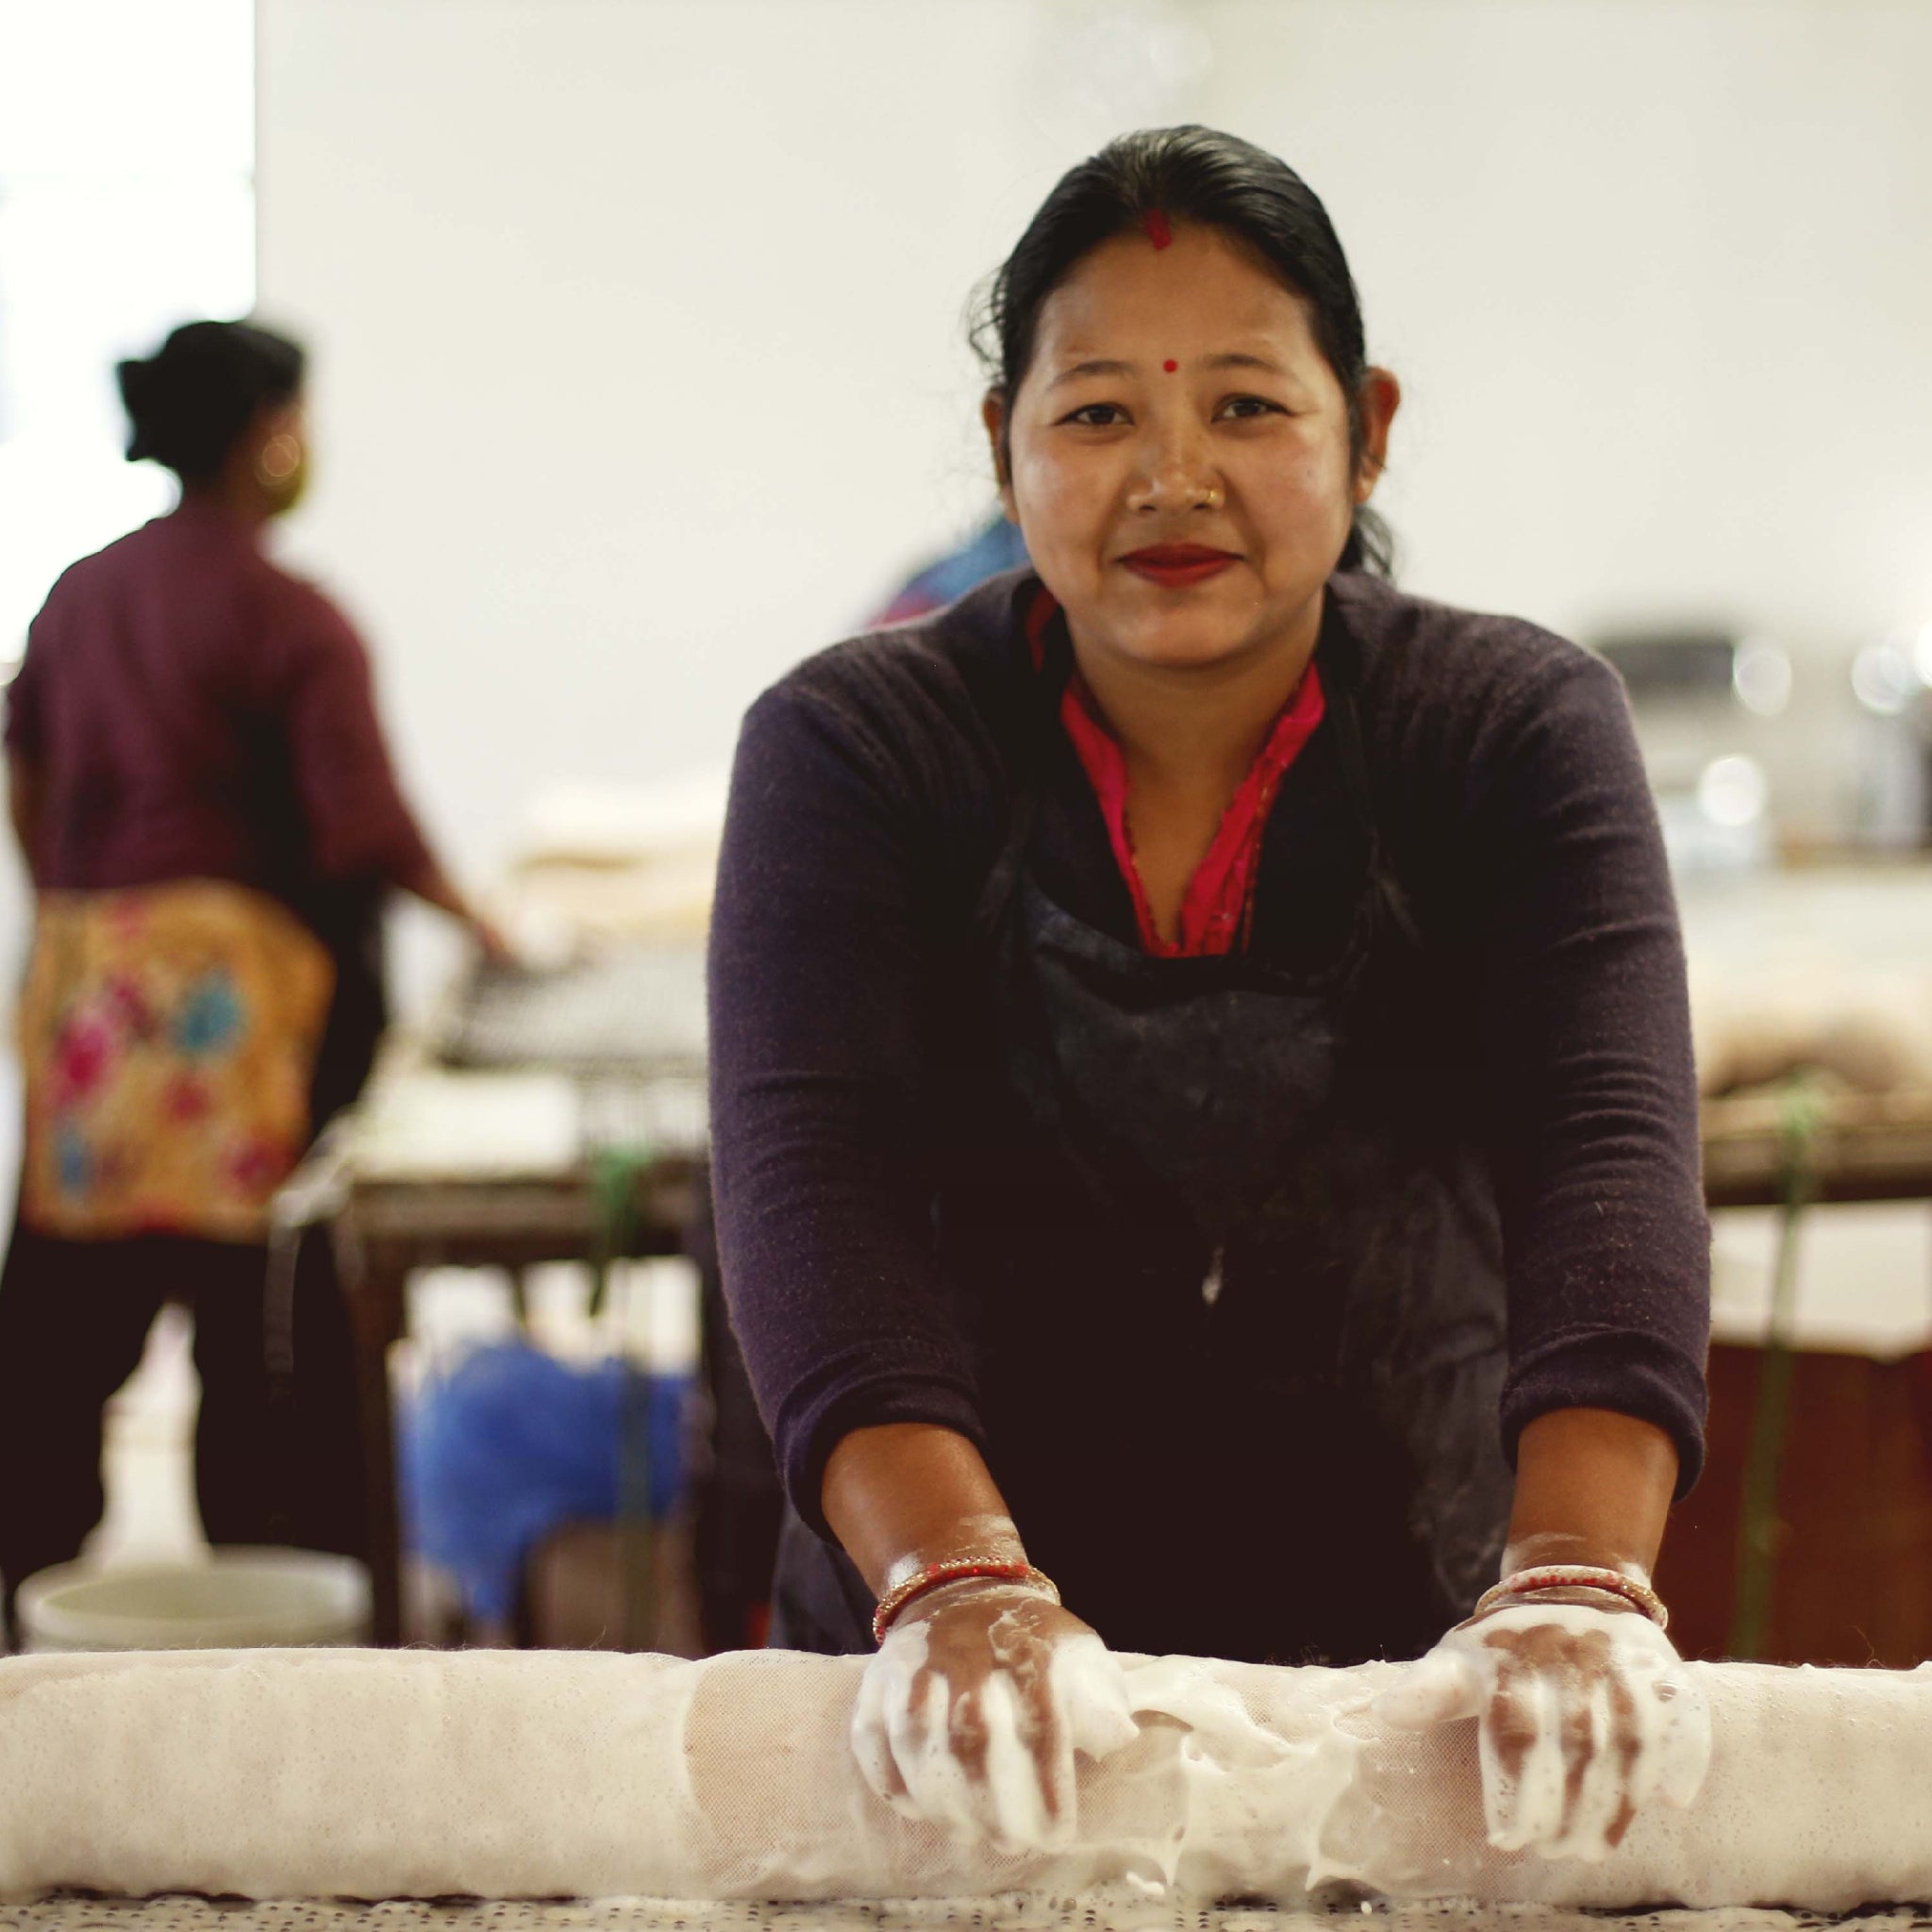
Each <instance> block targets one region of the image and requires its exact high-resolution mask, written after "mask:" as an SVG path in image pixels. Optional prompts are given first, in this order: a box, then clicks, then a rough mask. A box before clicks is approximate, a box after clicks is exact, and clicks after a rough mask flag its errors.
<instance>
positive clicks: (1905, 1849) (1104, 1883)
mask: <svg viewBox="0 0 1932 1932" xmlns="http://www.w3.org/2000/svg"><path fill="white" fill-rule="evenodd" d="M861 1668H862V1667H861V1664H860V1662H859V1661H858V1660H857V1659H834V1658H819V1657H797V1656H791V1655H788V1654H785V1653H778V1652H766V1653H762V1654H745V1655H740V1656H729V1657H717V1658H713V1659H711V1660H709V1661H708V1662H704V1663H688V1662H684V1661H680V1660H677V1659H674V1658H667V1657H618V1656H608V1655H587V1654H571V1653H559V1652H551V1653H529V1654H506V1653H497V1652H468V1653H439V1652H369V1651H308V1652H302V1651H294V1652H290V1651H283V1652H268V1651H261V1652H198V1653H197V1652H184V1653H175V1654H172V1655H145V1656H139V1657H137V1656H113V1657H19V1658H13V1659H9V1660H8V1661H5V1662H0V1897H12V1898H22V1897H28V1896H33V1895H36V1894H38V1893H41V1892H43V1891H46V1890H54V1889H58V1888H63V1887H66V1888H87V1889H91V1890H98V1891H104V1892H113V1893H125V1894H130V1895H136V1896H141V1895H146V1894H151V1893H156V1892H162V1891H191V1892H205V1893H235V1894H241V1895H243V1896H246V1897H254V1898H291V1897H328V1896H344V1897H353V1898H391V1897H436V1896H444V1895H450V1894H463V1893H468V1894H475V1895H479V1896H483V1897H559V1896H562V1897H571V1896H575V1897H587V1896H588V1897H597V1896H611V1895H618V1894H646V1895H655V1896H665V1897H677V1898H688V1899H704V1898H709V1899H735V1898H777V1899H832V1898H887V1897H920V1896H923V1897H962V1898H969V1897H984V1896H987V1895H989V1894H993V1893H1004V1892H1015V1891H1021V1892H1024V1891H1032V1892H1041V1893H1051V1894H1054V1895H1057V1896H1066V1895H1070V1894H1080V1893H1089V1892H1100V1893H1105V1892H1107V1891H1108V1890H1114V1891H1117V1892H1126V1891H1132V1892H1134V1893H1136V1894H1138V1895H1141V1896H1143V1897H1144V1896H1146V1895H1147V1894H1148V1893H1150V1892H1155V1891H1159V1890H1168V1891H1171V1892H1173V1893H1174V1894H1175V1895H1177V1896H1180V1897H1184V1898H1202V1899H1212V1898H1224V1897H1227V1896H1230V1895H1241V1896H1244V1897H1265V1898H1270V1899H1276V1900H1280V1901H1283V1902H1296V1901H1299V1900H1301V1899H1303V1898H1304V1897H1306V1896H1307V1892H1308V1890H1309V1889H1310V1888H1311V1887H1314V1888H1320V1887H1323V1886H1324V1885H1327V1884H1332V1883H1341V1884H1354V1885H1358V1886H1360V1887H1363V1888H1365V1889H1367V1890H1373V1891H1375V1892H1380V1893H1383V1894H1386V1895H1389V1896H1391V1897H1399V1898H1400V1897H1406V1898H1425V1897H1451V1896H1460V1897H1474V1898H1478V1899H1484V1900H1492V1901H1504V1902H1507V1901H1524V1902H1540V1903H1544V1904H1549V1905H1553V1906H1573V1907H1577V1906H1580V1907H1624V1908H1628V1907H1638V1906H1652V1905H1658V1904H1664V1903H1675V1904H1680V1905H1686V1906H1743V1905H1752V1904H1766V1905H1783V1906H1791V1907H1810V1908H1815V1909H1823V1910H1837V1909H1842V1908H1845V1907H1851V1906H1854V1905H1859V1904H1865V1903H1875V1902H1882V1901H1899V1900H1913V1899H1924V1898H1927V1897H1932V1670H1920V1671H1916V1672H1912V1673H1909V1674H1904V1673H1892V1672H1884V1671H1813V1670H1781V1669H1773V1668H1767V1667H1760V1666H1753V1665H1728V1664H1726V1665H1692V1666H1690V1667H1688V1668H1689V1672H1690V1674H1691V1676H1692V1677H1694V1679H1695V1681H1696V1685H1697V1687H1698V1688H1700V1689H1701V1690H1702V1691H1703V1692H1704V1694H1705V1695H1706V1696H1707V1699H1708V1701H1709V1706H1710V1711H1711V1718H1712V1732H1713V1747H1712V1756H1711V1761H1710V1768H1709V1773H1708V1775H1707V1779H1706V1782H1705V1785H1704V1788H1703V1790H1702V1791H1701V1793H1700V1794H1699V1796H1698V1797H1697V1799H1696V1800H1695V1802H1694V1803H1693V1804H1691V1806H1690V1807H1688V1808H1685V1809H1682V1810H1680V1809H1677V1808H1675V1807H1673V1806H1670V1805H1667V1804H1658V1805H1656V1806H1654V1807H1651V1808H1649V1809H1647V1810H1646V1811H1644V1812H1643V1813H1642V1814H1641V1815H1640V1817H1639V1818H1638V1820H1637V1822H1636V1824H1634V1826H1633V1827H1632V1828H1631V1830H1630V1833H1629V1835H1628V1837H1627V1838H1626V1839H1625V1840H1624V1843H1623V1844H1622V1846H1621V1847H1620V1848H1619V1849H1618V1850H1616V1851H1615V1852H1614V1853H1612V1854H1611V1855H1610V1857H1608V1858H1607V1859H1605V1860H1603V1861H1602V1862H1599V1863H1593V1864H1592V1863H1584V1862H1580V1861H1577V1860H1574V1859H1558V1860H1549V1859H1543V1858H1541V1857H1536V1856H1535V1855H1533V1854H1522V1853H1518V1854H1504V1853H1499V1852H1495V1851H1492V1850H1491V1849H1490V1848H1489V1846H1488V1845H1487V1843H1486V1841H1485V1839H1484V1832H1483V1824H1482V1804H1481V1795H1480V1790H1479V1785H1478V1774H1477V1769H1476V1745H1475V1738H1474V1728H1475V1727H1474V1724H1470V1723H1464V1724H1452V1725H1447V1726H1443V1727H1441V1728H1439V1729H1438V1730H1436V1731H1433V1732H1428V1733H1424V1734H1421V1735H1418V1734H1415V1733H1412V1732H1402V1731H1394V1730H1390V1729H1388V1728H1386V1727H1384V1726H1383V1725H1382V1724H1379V1723H1378V1722H1377V1721H1376V1720H1374V1718H1372V1717H1371V1716H1370V1715H1369V1714H1368V1712H1367V1710H1366V1708H1365V1707H1366V1705H1367V1702H1368V1700H1369V1699H1370V1698H1371V1697H1373V1696H1374V1694H1375V1693H1376V1692H1377V1691H1384V1690H1387V1689H1388V1688H1390V1687H1391V1685H1393V1684H1395V1683H1398V1682H1400V1681H1401V1677H1400V1673H1401V1671H1402V1670H1404V1669H1406V1668H1407V1667H1405V1666H1391V1665H1371V1666H1365V1667H1362V1668H1360V1669H1357V1670H1349V1671H1324V1670H1314V1669H1305V1670H1280V1669H1271V1668H1259V1667H1254V1666H1247V1665H1232V1664H1221V1663H1203V1662H1198V1661H1195V1660H1193V1659H1189V1658H1172V1657H1170V1658H1164V1659H1155V1660H1134V1661H1130V1663H1129V1667H1128V1668H1129V1677H1130V1680H1131V1683H1132V1687H1133V1702H1134V1706H1135V1708H1136V1712H1137V1715H1138V1718H1139V1722H1140V1726H1141V1728H1140V1734H1139V1737H1138V1738H1137V1740H1135V1741H1134V1742H1132V1743H1130V1744H1128V1745H1126V1746H1125V1747H1124V1749H1122V1750H1121V1751H1119V1752H1117V1753H1116V1754H1115V1755H1114V1756H1112V1757H1108V1759H1106V1760H1105V1761H1104V1762H1103V1763H1100V1764H1097V1765H1096V1764H1086V1765H1083V1767H1082V1771H1081V1777H1080V1786H1079V1817H1078V1829H1077V1833H1076V1835H1075V1838H1074V1842H1073V1844H1072V1846H1071V1848H1070V1849H1067V1850H1063V1851H1059V1852H1056V1853H1053V1854H1051V1855H1038V1854H1036V1855H1029V1856H1026V1857H1016V1856H1003V1855H1001V1854H998V1853H996V1852H993V1851H991V1850H990V1849H988V1848H987V1847H985V1846H984V1845H974V1844H968V1843H962V1842H959V1841H956V1840H952V1839H949V1838H948V1837H947V1836H946V1834H945V1833H944V1832H942V1831H941V1830H940V1829H938V1828H937V1827H934V1826H931V1825H926V1824H919V1823H914V1822H908V1821H906V1820H903V1819H901V1818H900V1817H898V1816H897V1815H895V1814H894V1813H893V1812H892V1811H891V1809H890V1808H888V1807H886V1806H885V1805H884V1804H882V1803H880V1802H879V1801H878V1800H876V1799H875V1798H874V1797H873V1796H872V1794H871V1793H870V1791H869V1790H867V1789H866V1787H865V1785H864V1783H863V1781H862V1779H861V1778H860V1776H859V1774H858V1769H857V1766H856V1764H855V1762H854V1760H853V1757H852V1754H851V1749H850V1744H849V1741H848V1729H849V1724H850V1719H851V1712H852V1706H853V1700H854V1696H855V1693H856V1691H857V1690H858V1679H859V1674H860V1670H861Z"/></svg>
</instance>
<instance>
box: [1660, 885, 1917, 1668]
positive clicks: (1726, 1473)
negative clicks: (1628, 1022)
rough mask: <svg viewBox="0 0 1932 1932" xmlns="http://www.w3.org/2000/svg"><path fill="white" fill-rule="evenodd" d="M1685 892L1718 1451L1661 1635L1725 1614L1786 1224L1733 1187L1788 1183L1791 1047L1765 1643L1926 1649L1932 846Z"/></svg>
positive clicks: (1762, 1192) (1697, 1643) (1707, 1634)
mask: <svg viewBox="0 0 1932 1932" xmlns="http://www.w3.org/2000/svg"><path fill="white" fill-rule="evenodd" d="M1683 911H1684V926H1685V940H1686V946H1687V950H1688V953H1689V956H1690V963H1691V1009H1692V1016H1693V1023H1694V1025H1695V1030H1696V1034H1697V1042H1698V1064H1699V1070H1700V1074H1701V1076H1702V1079H1703V1083H1704V1086H1705V1089H1706V1097H1705V1100H1704V1107H1703V1143H1704V1180H1705V1191H1706V1197H1707V1200H1708V1202H1709V1204H1710V1206H1711V1208H1712V1209H1713V1210H1718V1219H1717V1241H1716V1250H1715V1255H1714V1270H1713V1296H1712V1346H1711V1356H1710V1370H1709V1376H1710V1423H1709V1432H1708V1442H1707V1453H1708V1460H1707V1466H1706V1474H1705V1476H1704V1479H1703V1481H1702V1482H1701V1483H1700V1485H1699V1486H1698V1488H1697V1490H1696V1491H1693V1492H1692V1494H1691V1496H1690V1497H1688V1498H1686V1499H1685V1501H1684V1502H1683V1503H1682V1504H1680V1505H1679V1506H1678V1507H1677V1509H1676V1511H1675V1512H1674V1517H1673V1522H1672V1527H1671V1533H1670V1536H1669V1538H1668V1540H1667V1541H1666V1544H1665V1549H1664V1556H1663V1561H1662V1563H1661V1565H1660V1566H1659V1571H1658V1585H1659V1588H1660V1589H1661V1590H1662V1591H1663V1592H1664V1594H1665V1595H1666V1597H1667V1598H1668V1599H1669V1601H1670V1602H1671V1605H1672V1611H1673V1624H1672V1635H1673V1637H1674V1638H1675V1639H1676V1640H1677V1641H1678V1642H1679V1643H1680V1645H1681V1647H1682V1648H1683V1649H1684V1651H1685V1653H1686V1654H1687V1655H1690V1656H1696V1657H1719V1656H1722V1655H1723V1654H1724V1650H1725V1641H1726V1638H1727V1636H1728V1634H1729V1631H1730V1627H1731V1621H1732V1613H1733V1607H1734V1605H1733V1598H1734V1594H1735V1590H1736V1579H1737V1569H1738V1536H1739V1516H1740V1498H1741V1494H1742V1489H1743V1475H1744V1469H1745V1465H1746V1461H1747V1458H1748V1455H1749V1449H1750V1434H1751V1427H1752V1423H1753V1419H1754V1416H1755V1414H1756V1410H1757V1401H1758V1393H1759V1389H1760V1385H1761V1381H1762V1375H1763V1369H1764V1364H1765V1362H1766V1360H1767V1359H1768V1357H1767V1354H1766V1342H1767V1340H1768V1333H1769V1327H1770V1316H1771V1308H1770V1299H1771V1298H1770V1276H1771V1260H1772V1252H1773V1248H1774V1241H1775V1230H1774V1226H1773V1217H1772V1216H1771V1215H1769V1214H1765V1213H1758V1214H1751V1213H1730V1214H1726V1213H1724V1212H1722V1210H1725V1209H1774V1208H1777V1207H1778V1205H1779V1204H1780V1203H1781V1202H1782V1201H1783V1200H1784V1198H1785V1195H1786V1191H1787V1188H1788V1186H1789V1182H1790V1154H1789V1152H1788V1146H1787V1141H1786V1121H1787V1098H1786V1093H1785V1091H1784V1088H1785V1085H1786V1083H1787V1082H1789V1080H1790V1078H1791V1076H1792V1074H1793V1071H1794V1070H1796V1069H1799V1068H1804V1069H1807V1070H1809V1071H1808V1072H1807V1074H1806V1075H1805V1077H1806V1078H1807V1081H1808V1082H1809V1083H1810V1091H1811V1093H1812V1094H1813V1095H1814V1096H1815V1100H1816V1103H1817V1106H1818V1108H1819V1115H1818V1124H1817V1126H1816V1129H1815V1131H1814V1132H1813V1133H1812V1135H1811V1137H1810V1140H1809V1144H1808V1147H1807V1157H1806V1164H1807V1170H1808V1173H1807V1191H1808V1193H1809V1196H1810V1198H1811V1199H1812V1200H1813V1201H1814V1202H1815V1203H1817V1204H1819V1205H1818V1207H1816V1208H1808V1209H1807V1211H1806V1218H1805V1223H1804V1225H1803V1228H1802V1230H1801V1235H1800V1242H1799V1265H1798V1281H1797V1296H1796V1302H1795V1305H1794V1307H1793V1308H1792V1309H1791V1312H1790V1327H1789V1331H1788V1338H1787V1339H1788V1341H1789V1343H1790V1347H1791V1349H1792V1352H1793V1363H1792V1369H1793V1376H1792V1386H1791V1393H1790V1411H1789V1428H1788V1434H1787V1437H1786V1441H1785V1450H1784V1456H1783V1459H1782V1465H1781V1469H1780V1474H1779V1481H1778V1486H1777V1534H1778V1546H1777V1557H1776V1563H1775V1569H1774V1577H1773V1588H1772V1601H1771V1613H1770V1629H1769V1632H1768V1639H1767V1644H1766V1654H1767V1655H1768V1656H1769V1657H1772V1658H1774V1659H1776V1660H1779V1661H1789V1662H1814V1663H1827V1662H1830V1663H1843V1664H1865V1663H1874V1662H1875V1663H1883V1664H1886V1665H1889V1666H1892V1667H1907V1666H1910V1665H1913V1664H1916V1663H1918V1662H1919V1661H1921V1660H1922V1659H1923V1658H1924V1657H1927V1656H1932V1353H1928V1349H1932V1209H1928V1208H1926V1207H1925V1206H1924V1204H1925V1203H1926V1202H1927V1201H1928V1200H1932V867H1928V866H1927V865H1926V864H1924V862H1923V861H1922V860H1916V859H1913V860H1903V859H1901V860H1888V861H1878V862H1875V863H1871V864H1863V865H1826V866H1817V867H1802V868H1794V869H1792V870H1790V871H1786V872H1779V873H1773V874H1746V875H1742V876H1739V877H1736V878H1731V879H1712V880H1691V881H1690V882H1689V884H1688V885H1687V887H1686V890H1685V891H1684V893H1683ZM1855 1204H1863V1205H1855ZM1885 1204H1892V1205H1891V1206H1890V1207H1888V1206H1886V1205H1885ZM1821 1209H1823V1210H1824V1211H1823V1212H1821V1211H1820V1210H1821ZM1740 1260H1741V1262H1742V1265H1740Z"/></svg>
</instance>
